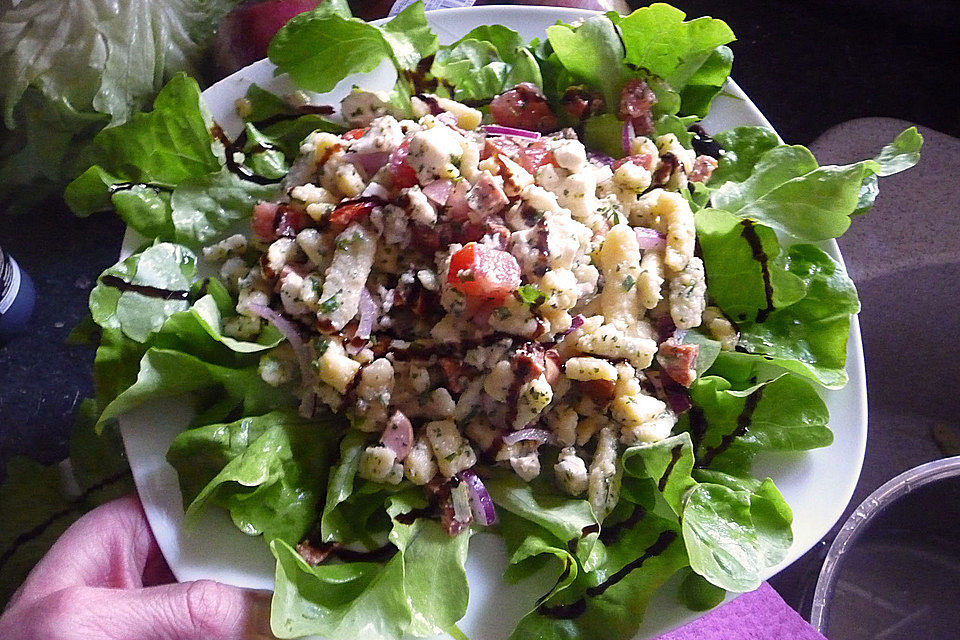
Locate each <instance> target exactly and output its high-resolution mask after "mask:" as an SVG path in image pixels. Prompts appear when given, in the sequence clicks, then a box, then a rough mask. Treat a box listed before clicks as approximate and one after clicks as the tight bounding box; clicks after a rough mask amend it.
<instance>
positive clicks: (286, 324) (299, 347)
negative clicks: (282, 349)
mask: <svg viewBox="0 0 960 640" xmlns="http://www.w3.org/2000/svg"><path fill="white" fill-rule="evenodd" d="M247 308H248V309H250V311H252V312H254V313H255V314H257V315H258V316H260V317H261V318H263V319H264V320H266V321H267V322H269V323H270V324H272V325H273V326H274V327H275V328H276V329H277V331H279V332H280V333H282V334H283V337H284V338H286V339H287V342H289V343H290V346H291V347H293V352H294V353H295V354H296V356H297V364H298V365H299V366H300V377H301V378H302V379H303V382H304V384H308V385H310V386H314V385H315V384H316V382H317V376H316V374H315V373H314V371H313V366H312V365H311V361H312V360H313V358H312V357H311V355H310V347H308V346H307V344H306V343H305V342H304V341H303V338H301V337H300V332H299V331H297V327H296V326H294V324H293V323H292V322H290V321H289V320H287V319H286V318H284V317H283V316H282V315H280V314H279V313H277V312H276V311H274V310H273V309H271V308H270V307H265V306H263V305H259V304H248V305H247Z"/></svg>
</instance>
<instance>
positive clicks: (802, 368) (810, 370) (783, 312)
mask: <svg viewBox="0 0 960 640" xmlns="http://www.w3.org/2000/svg"><path fill="white" fill-rule="evenodd" d="M782 266H783V268H784V269H785V270H786V271H787V272H788V273H791V274H793V275H795V276H797V277H799V278H800V279H801V280H802V281H803V283H804V288H805V290H806V295H804V297H803V298H802V299H801V300H799V301H797V302H795V303H793V304H791V305H790V306H787V307H783V308H780V309H776V310H775V311H773V313H771V314H770V315H769V316H768V317H767V318H766V320H765V321H763V322H753V323H747V324H745V325H741V327H740V345H741V346H743V347H744V348H745V349H746V350H747V351H749V352H750V353H752V354H763V355H764V356H765V358H764V359H765V360H768V361H769V362H770V363H771V364H775V365H777V366H780V367H783V368H784V369H787V370H788V371H793V372H794V373H799V374H800V375H803V376H806V377H809V378H812V379H814V380H817V381H818V382H820V383H821V384H823V385H825V386H827V387H830V388H839V387H842V386H843V385H844V384H846V382H847V372H846V370H845V368H844V366H845V364H846V359H847V336H848V335H849V333H850V316H851V315H852V314H855V313H857V312H858V311H860V301H859V299H858V298H857V290H856V287H855V286H854V284H853V281H852V280H850V277H849V276H848V275H847V274H846V272H845V271H844V270H843V268H842V267H841V266H840V264H839V263H837V262H836V261H835V260H834V259H833V258H831V257H830V256H828V255H827V254H826V253H824V252H823V251H821V250H820V249H818V248H817V247H814V246H813V245H802V244H800V245H793V246H791V247H790V248H788V249H787V251H786V253H785V254H784V256H783V260H782ZM771 358H772V360H771Z"/></svg>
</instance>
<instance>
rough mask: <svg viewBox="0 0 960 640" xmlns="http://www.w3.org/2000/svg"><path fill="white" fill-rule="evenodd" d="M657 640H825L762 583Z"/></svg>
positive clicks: (771, 588) (771, 589)
mask: <svg viewBox="0 0 960 640" xmlns="http://www.w3.org/2000/svg"><path fill="white" fill-rule="evenodd" d="M657 640H826V638H824V637H823V636H822V635H820V633H818V632H817V631H816V630H815V629H814V628H813V627H811V626H810V624H809V623H807V621H806V620H804V619H803V618H801V617H800V614H798V613H797V612H796V611H794V610H793V609H791V608H790V606H789V605H788V604H787V603H786V602H784V601H783V598H781V597H780V595H779V594H778V593H777V592H776V591H774V590H773V587H771V586H770V585H769V584H767V583H766V582H764V583H763V584H762V585H760V588H759V589H757V590H756V591H752V592H750V593H745V594H743V595H742V596H740V597H739V598H737V599H736V600H734V601H732V602H729V603H727V604H725V605H723V606H722V607H720V608H718V609H714V610H713V611H711V612H710V613H708V614H707V615H705V616H703V617H702V618H700V619H699V620H696V621H694V622H691V623H690V624H688V625H686V626H684V627H680V628H679V629H676V630H675V631H671V632H670V633H668V634H665V635H662V636H660V637H659V638H657Z"/></svg>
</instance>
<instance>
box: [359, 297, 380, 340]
mask: <svg viewBox="0 0 960 640" xmlns="http://www.w3.org/2000/svg"><path fill="white" fill-rule="evenodd" d="M359 307H360V322H359V323H358V324H357V332H356V334H355V335H356V336H357V337H358V338H363V339H367V338H369V337H370V332H371V331H373V323H374V322H375V321H376V319H377V303H376V302H374V301H373V296H371V295H370V292H369V291H368V290H367V288H366V287H361V288H360V304H359Z"/></svg>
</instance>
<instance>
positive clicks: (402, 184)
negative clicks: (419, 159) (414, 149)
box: [387, 138, 417, 189]
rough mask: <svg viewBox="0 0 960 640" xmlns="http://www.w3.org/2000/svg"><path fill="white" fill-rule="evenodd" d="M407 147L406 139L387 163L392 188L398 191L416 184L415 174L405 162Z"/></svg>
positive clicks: (408, 145) (408, 143) (407, 141)
mask: <svg viewBox="0 0 960 640" xmlns="http://www.w3.org/2000/svg"><path fill="white" fill-rule="evenodd" d="M409 147H410V138H407V139H406V140H404V141H403V142H401V143H400V146H399V147H397V148H396V149H395V150H394V151H393V153H391V154H390V159H389V160H388V161H387V167H388V169H389V171H390V175H391V176H393V186H395V187H396V188H398V189H407V188H409V187H412V186H413V185H415V184H417V172H416V171H414V169H413V167H411V166H410V163H408V162H407V154H408V153H409Z"/></svg>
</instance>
